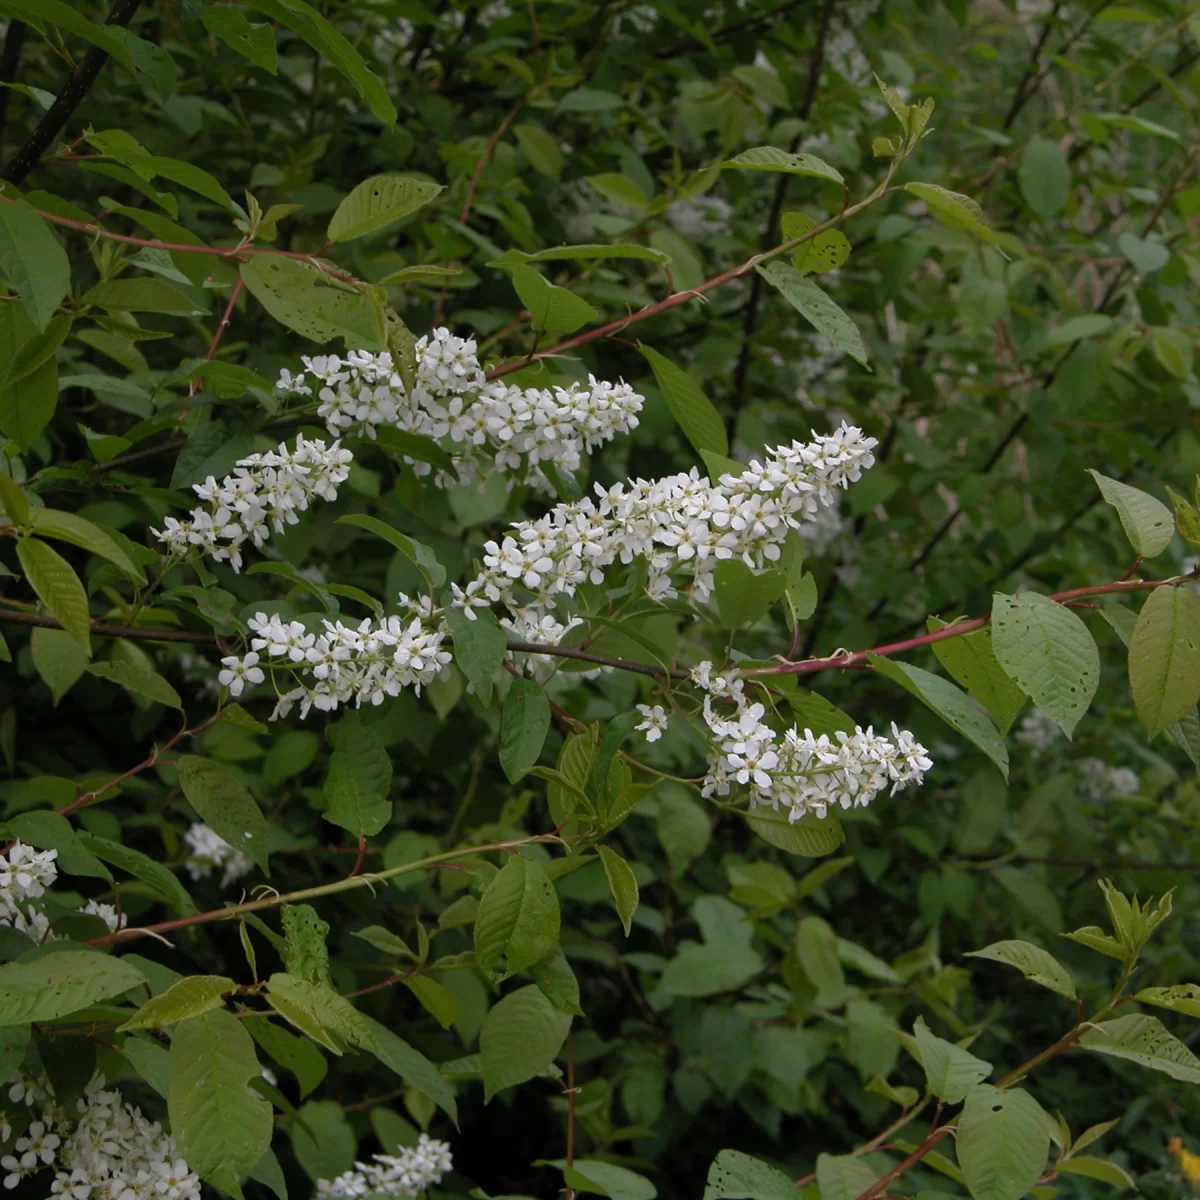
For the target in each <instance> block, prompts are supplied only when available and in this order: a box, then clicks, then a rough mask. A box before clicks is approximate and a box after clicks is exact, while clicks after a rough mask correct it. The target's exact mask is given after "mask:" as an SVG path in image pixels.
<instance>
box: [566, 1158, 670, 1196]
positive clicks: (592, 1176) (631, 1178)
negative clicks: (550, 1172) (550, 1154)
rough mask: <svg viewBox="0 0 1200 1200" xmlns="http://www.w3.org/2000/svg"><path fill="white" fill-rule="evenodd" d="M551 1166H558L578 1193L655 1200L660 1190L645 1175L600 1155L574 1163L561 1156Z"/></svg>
mask: <svg viewBox="0 0 1200 1200" xmlns="http://www.w3.org/2000/svg"><path fill="white" fill-rule="evenodd" d="M548 1165H550V1166H553V1167H558V1169H559V1170H560V1171H562V1173H563V1182H564V1183H565V1184H567V1186H568V1187H570V1188H573V1189H574V1190H575V1191H577V1192H592V1193H594V1194H596V1195H599V1196H609V1197H611V1200H654V1198H655V1197H656V1196H657V1195H658V1189H657V1188H655V1186H654V1184H652V1183H651V1182H650V1180H648V1179H647V1178H646V1177H645V1176H644V1175H639V1174H637V1172H636V1171H631V1170H629V1168H628V1167H620V1166H618V1165H617V1164H616V1163H610V1162H604V1161H602V1160H601V1159H598V1158H579V1159H576V1160H575V1165H574V1166H568V1165H567V1163H566V1160H565V1159H561V1158H559V1159H554V1160H553V1161H552V1162H550V1163H549V1164H548Z"/></svg>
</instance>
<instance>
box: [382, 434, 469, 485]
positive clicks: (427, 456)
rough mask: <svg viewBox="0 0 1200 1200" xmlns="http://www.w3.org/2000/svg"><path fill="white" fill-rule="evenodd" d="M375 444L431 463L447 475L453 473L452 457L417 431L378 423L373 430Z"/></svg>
mask: <svg viewBox="0 0 1200 1200" xmlns="http://www.w3.org/2000/svg"><path fill="white" fill-rule="evenodd" d="M375 444H376V445H377V446H382V447H383V448H384V449H385V450H390V451H392V453H394V454H403V455H405V456H406V457H408V458H413V459H416V460H417V462H427V463H431V464H432V465H433V466H435V467H440V468H441V469H442V470H443V471H445V472H446V473H447V474H448V475H454V474H455V467H454V459H452V458H451V457H450V455H448V454H447V453H446V452H445V450H443V449H442V448H441V446H439V445H438V444H437V442H435V441H434V440H433V438H430V437H425V436H424V435H422V434H419V433H409V432H407V431H406V430H404V429H397V428H396V427H395V426H394V425H380V426H379V427H378V428H377V429H376V430H375Z"/></svg>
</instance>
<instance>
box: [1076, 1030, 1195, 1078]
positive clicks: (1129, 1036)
mask: <svg viewBox="0 0 1200 1200" xmlns="http://www.w3.org/2000/svg"><path fill="white" fill-rule="evenodd" d="M1079 1044H1080V1045H1081V1046H1082V1047H1083V1048H1084V1049H1085V1050H1094V1051H1095V1052H1096V1053H1097V1054H1107V1055H1110V1056H1111V1057H1113V1058H1124V1059H1128V1060H1129V1061H1130V1062H1133V1063H1137V1064H1138V1066H1141V1067H1150V1068H1151V1070H1154V1071H1161V1072H1162V1073H1163V1074H1164V1075H1170V1076H1171V1078H1172V1079H1179V1080H1182V1081H1183V1082H1184V1083H1200V1059H1198V1058H1197V1057H1196V1056H1195V1055H1194V1054H1193V1053H1192V1052H1191V1051H1190V1050H1189V1049H1188V1048H1187V1046H1185V1045H1184V1044H1183V1042H1181V1041H1180V1040H1179V1039H1178V1038H1177V1037H1175V1036H1174V1034H1172V1033H1170V1032H1169V1031H1168V1030H1167V1028H1166V1026H1165V1025H1163V1023H1162V1022H1161V1021H1160V1020H1159V1019H1158V1018H1157V1017H1151V1016H1148V1015H1147V1014H1145V1013H1135V1014H1132V1015H1130V1016H1128V1017H1117V1018H1116V1020H1114V1021H1102V1022H1101V1023H1100V1024H1099V1025H1093V1026H1091V1027H1090V1028H1089V1029H1088V1030H1087V1031H1086V1032H1085V1033H1084V1035H1083V1036H1082V1037H1081V1038H1080V1039H1079Z"/></svg>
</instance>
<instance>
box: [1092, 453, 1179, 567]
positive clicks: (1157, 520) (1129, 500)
mask: <svg viewBox="0 0 1200 1200" xmlns="http://www.w3.org/2000/svg"><path fill="white" fill-rule="evenodd" d="M1089 474H1090V475H1091V476H1092V478H1093V479H1094V480H1095V481H1096V486H1097V487H1099V489H1100V494H1101V495H1102V496H1103V497H1104V499H1105V500H1107V501H1108V503H1109V504H1111V505H1112V506H1113V508H1115V509H1116V510H1117V515H1118V516H1119V517H1120V518H1121V524H1122V526H1123V527H1124V529H1125V536H1126V537H1127V538H1129V544H1130V545H1131V546H1132V547H1133V549H1134V551H1135V552H1136V553H1137V554H1140V555H1141V556H1142V557H1143V558H1154V557H1156V556H1157V555H1159V554H1161V553H1162V552H1163V551H1164V550H1165V549H1166V548H1167V547H1168V546H1169V545H1170V544H1171V539H1172V538H1173V537H1174V536H1175V521H1174V519H1173V518H1172V516H1171V510H1170V509H1169V508H1168V507H1167V506H1166V505H1165V504H1163V502H1162V501H1161V500H1156V499H1155V498H1154V497H1153V496H1150V495H1148V494H1147V493H1146V492H1143V491H1141V490H1140V489H1138V488H1135V487H1130V486H1129V484H1127V483H1122V482H1121V481H1120V480H1119V479H1109V477H1108V476H1107V475H1101V474H1100V472H1099V471H1089Z"/></svg>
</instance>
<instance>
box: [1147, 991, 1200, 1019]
mask: <svg viewBox="0 0 1200 1200" xmlns="http://www.w3.org/2000/svg"><path fill="white" fill-rule="evenodd" d="M1134 999H1136V1000H1138V1001H1139V1002H1140V1003H1142V1004H1153V1005H1154V1006H1155V1007H1156V1008H1169V1009H1171V1011H1172V1012H1178V1013H1184V1014H1185V1015H1186V1016H1189V1017H1200V985H1197V984H1195V983H1177V984H1175V985H1174V986H1173V987H1150V988H1142V990H1141V991H1140V992H1138V993H1137V995H1136V996H1135V997H1134Z"/></svg>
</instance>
